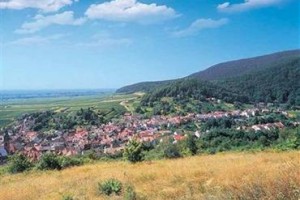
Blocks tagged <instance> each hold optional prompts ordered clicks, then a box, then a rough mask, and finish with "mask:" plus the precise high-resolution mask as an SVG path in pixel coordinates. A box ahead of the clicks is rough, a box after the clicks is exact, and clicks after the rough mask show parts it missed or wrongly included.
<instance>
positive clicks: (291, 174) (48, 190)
mask: <svg viewBox="0 0 300 200" xmlns="http://www.w3.org/2000/svg"><path fill="white" fill-rule="evenodd" d="M299 170H300V152H299V151H293V152H281V153H278V152H260V153H224V154H217V155H203V156H195V157H189V158H184V159H177V160H160V161H152V162H142V163H138V164H129V163H126V162H121V161H116V162H98V163H93V164H88V165H84V166H81V167H74V168H70V169H66V170H63V171H45V172H37V171H31V172H28V173H27V174H18V175H7V174H6V175H0V199H5V200H31V199H32V200H35V199H39V200H43V199H55V200H59V199H62V196H63V195H71V196H73V197H74V199H78V200H83V199H85V200H94V199H123V197H122V196H119V197H117V196H113V197H110V198H107V197H105V196H103V195H100V194H99V193H98V191H97V183H98V182H99V181H103V180H105V179H108V178H117V179H119V180H121V181H122V182H123V183H124V184H132V185H134V187H135V190H136V192H137V193H138V199H150V200H152V199H157V200H165V199H176V200H177V199H178V200H180V199H182V200H186V199H195V200H196V199H197V200H198V199H249V200H250V199H251V200H252V199H271V200H272V199H295V200H297V199H299V198H300V171H299Z"/></svg>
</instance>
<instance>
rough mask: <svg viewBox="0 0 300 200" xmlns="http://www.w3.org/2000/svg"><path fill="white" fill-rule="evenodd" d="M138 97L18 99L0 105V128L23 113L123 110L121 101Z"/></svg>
mask: <svg viewBox="0 0 300 200" xmlns="http://www.w3.org/2000/svg"><path fill="white" fill-rule="evenodd" d="M137 97H138V95H112V94H102V95H98V96H97V95H95V96H81V97H57V98H41V99H38V98H36V99H18V100H11V101H8V102H1V104H0V127H1V125H6V124H9V123H10V122H12V121H13V120H14V119H15V118H16V117H18V116H20V115H22V114H24V113H32V112H37V111H45V110H52V111H57V112H60V111H63V112H72V111H76V110H79V109H80V108H88V107H93V108H95V109H99V110H109V109H111V108H115V109H124V107H123V106H122V105H120V103H121V102H123V101H129V100H133V99H136V98H137Z"/></svg>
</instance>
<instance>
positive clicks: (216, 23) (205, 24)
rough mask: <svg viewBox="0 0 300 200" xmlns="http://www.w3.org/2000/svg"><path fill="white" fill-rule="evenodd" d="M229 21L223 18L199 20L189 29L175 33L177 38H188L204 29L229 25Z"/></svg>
mask: <svg viewBox="0 0 300 200" xmlns="http://www.w3.org/2000/svg"><path fill="white" fill-rule="evenodd" d="M228 22H229V20H228V19H227V18H222V19H218V20H214V19H210V18H209V19H197V20H196V21H194V22H193V23H192V24H191V25H190V26H189V27H188V28H186V29H183V30H179V31H175V32H173V36H175V37H186V36H191V35H195V34H197V33H198V32H200V31H202V30H204V29H212V28H218V27H221V26H223V25H225V24H227V23H228Z"/></svg>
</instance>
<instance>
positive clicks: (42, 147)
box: [0, 108, 284, 160]
mask: <svg viewBox="0 0 300 200" xmlns="http://www.w3.org/2000/svg"><path fill="white" fill-rule="evenodd" d="M262 112H269V111H268V110H264V111H263V110H259V109H256V108H255V109H248V110H244V111H242V110H234V111H228V112H212V113H208V114H195V113H190V114H188V115H186V116H152V117H151V118H149V119H143V118H142V116H140V115H132V114H125V115H124V116H123V117H122V118H121V119H119V120H116V121H113V122H110V123H107V124H102V125H101V126H92V127H89V128H88V129H87V128H84V127H78V128H76V129H74V130H73V129H72V130H64V131H60V130H50V131H46V132H34V131H31V130H30V128H29V127H30V126H31V125H32V121H31V120H28V119H26V118H25V119H24V120H23V121H22V122H21V123H19V125H18V126H15V127H14V128H13V130H11V131H8V135H9V141H6V143H5V141H4V137H3V136H0V157H1V156H2V157H3V156H7V153H10V154H13V153H17V152H20V153H22V154H24V155H26V156H27V157H29V158H30V159H32V160H37V159H39V157H40V156H41V155H42V154H43V153H45V152H54V153H56V154H58V155H65V156H72V155H78V154H83V153H84V152H85V151H86V150H90V149H93V150H95V151H99V152H101V153H108V154H114V153H116V152H119V151H120V150H122V149H124V148H125V145H126V143H127V142H128V141H129V140H130V139H131V138H133V137H134V138H136V139H138V140H140V141H143V142H157V141H161V139H162V138H163V137H165V136H170V137H173V139H174V142H176V141H179V140H182V139H184V135H183V134H180V133H178V132H176V128H178V127H180V126H181V125H183V124H186V123H188V122H199V123H201V122H203V121H206V120H209V119H213V118H214V119H218V118H223V117H231V118H235V119H247V118H249V117H251V116H255V115H257V114H259V113H262ZM240 128H243V127H240ZM251 128H252V129H254V130H257V131H258V130H262V129H264V130H270V129H271V128H284V126H283V124H282V123H274V124H265V125H255V126H252V127H251ZM199 129H200V128H199ZM174 130H175V131H174ZM201 134H202V133H201V132H200V131H196V132H195V136H197V137H200V136H201Z"/></svg>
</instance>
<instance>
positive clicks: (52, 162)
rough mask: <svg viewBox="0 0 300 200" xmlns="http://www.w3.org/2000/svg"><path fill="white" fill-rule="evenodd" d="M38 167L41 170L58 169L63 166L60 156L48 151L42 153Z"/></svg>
mask: <svg viewBox="0 0 300 200" xmlns="http://www.w3.org/2000/svg"><path fill="white" fill-rule="evenodd" d="M37 168H38V169H40V170H50V169H57V170H60V169H61V168H62V167H61V165H60V160H59V158H58V156H56V155H55V154H53V153H46V154H44V155H42V157H41V158H40V160H39V162H38V164H37Z"/></svg>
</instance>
